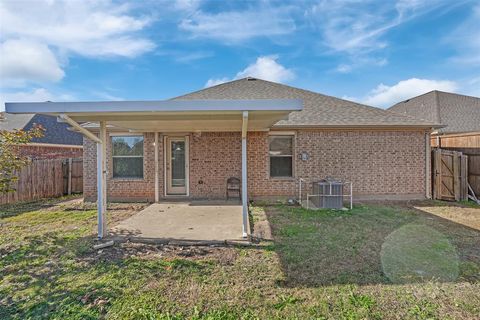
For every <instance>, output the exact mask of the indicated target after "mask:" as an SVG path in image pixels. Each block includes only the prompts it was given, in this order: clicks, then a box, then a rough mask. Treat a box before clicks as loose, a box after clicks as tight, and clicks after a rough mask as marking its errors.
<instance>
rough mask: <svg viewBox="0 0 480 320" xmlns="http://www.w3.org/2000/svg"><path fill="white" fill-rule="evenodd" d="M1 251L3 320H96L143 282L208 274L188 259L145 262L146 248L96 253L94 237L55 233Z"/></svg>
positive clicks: (148, 250) (149, 251) (0, 316)
mask: <svg viewBox="0 0 480 320" xmlns="http://www.w3.org/2000/svg"><path fill="white" fill-rule="evenodd" d="M25 240H27V241H26V242H25V243H24V244H22V245H20V246H16V247H15V248H12V249H11V250H3V251H2V252H0V255H1V256H2V260H1V261H0V270H2V274H1V275H0V280H1V281H0V283H1V285H0V319H11V318H15V319H17V318H18V319H31V318H34V319H43V318H49V317H54V318H57V319H98V318H101V317H103V316H104V315H105V314H106V312H107V311H108V308H109V307H111V303H113V301H118V300H121V299H122V297H123V295H125V294H126V292H129V291H128V290H138V289H139V288H140V287H141V286H142V285H143V283H144V282H145V280H146V279H147V280H148V279H152V280H153V279H158V278H161V277H162V276H164V275H163V274H165V273H170V274H172V277H178V276H182V275H183V276H184V277H187V275H188V276H192V274H195V273H200V272H203V273H205V272H207V273H208V270H205V268H207V267H208V266H207V265H204V264H202V263H200V262H196V261H189V260H184V259H176V258H174V259H142V258H141V257H142V255H151V254H152V253H155V252H162V248H160V247H155V246H151V245H150V246H148V245H136V246H135V245H130V246H129V247H126V248H124V247H120V246H118V245H116V246H115V247H111V248H108V249H105V250H93V248H92V247H93V244H94V243H95V240H96V238H95V236H93V235H92V236H75V235H72V234H68V233H65V231H63V232H62V231H52V232H48V233H45V234H42V235H40V236H32V237H29V238H27V239H25Z"/></svg>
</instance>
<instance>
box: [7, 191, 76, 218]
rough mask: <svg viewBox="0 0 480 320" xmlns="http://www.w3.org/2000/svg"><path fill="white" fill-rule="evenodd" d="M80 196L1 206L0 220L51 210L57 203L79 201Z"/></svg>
mask: <svg viewBox="0 0 480 320" xmlns="http://www.w3.org/2000/svg"><path fill="white" fill-rule="evenodd" d="M81 197H82V196H81V195H72V196H64V197H59V198H49V199H42V200H36V201H28V202H19V203H14V204H2V205H0V218H7V217H13V216H17V215H20V214H22V213H27V212H32V211H37V210H42V209H48V208H52V207H54V206H56V205H58V204H59V203H62V202H65V201H68V200H74V199H81Z"/></svg>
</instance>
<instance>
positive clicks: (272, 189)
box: [248, 130, 425, 198]
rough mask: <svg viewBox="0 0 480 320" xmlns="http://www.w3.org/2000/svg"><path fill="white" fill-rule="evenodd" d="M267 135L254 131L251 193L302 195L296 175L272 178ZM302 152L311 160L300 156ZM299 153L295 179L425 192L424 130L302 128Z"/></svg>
mask: <svg viewBox="0 0 480 320" xmlns="http://www.w3.org/2000/svg"><path fill="white" fill-rule="evenodd" d="M267 135H268V134H267V133H253V134H251V135H250V136H249V148H248V152H249V157H248V160H249V169H250V171H249V189H250V192H251V196H253V197H263V196H292V197H293V196H297V194H298V183H297V181H296V180H295V179H271V178H269V161H268V146H267ZM302 152H306V153H307V154H308V156H309V159H308V160H307V161H302V160H300V159H299V157H298V156H299V154H300V153H302ZM294 153H295V155H296V157H295V159H294V171H295V178H304V179H306V181H307V183H306V185H308V186H310V185H311V182H312V181H315V180H319V179H323V178H325V177H327V176H330V177H335V178H340V179H343V180H347V181H350V182H352V183H353V192H354V194H355V195H357V196H369V195H372V196H375V197H377V198H381V196H385V197H387V198H389V197H390V198H393V197H392V196H405V197H412V198H421V197H423V196H424V195H425V132H423V131H365V130H348V131H340V130H331V131H327V130H299V131H297V133H296V136H295V152H294ZM252 163H253V164H252ZM400 198H401V197H400Z"/></svg>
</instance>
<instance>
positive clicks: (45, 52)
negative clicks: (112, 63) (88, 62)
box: [0, 0, 155, 86]
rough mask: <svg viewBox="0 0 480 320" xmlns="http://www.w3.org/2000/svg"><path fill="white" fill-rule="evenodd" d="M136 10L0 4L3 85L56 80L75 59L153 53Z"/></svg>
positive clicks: (102, 3) (100, 1) (103, 3)
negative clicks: (142, 31) (76, 57)
mask: <svg viewBox="0 0 480 320" xmlns="http://www.w3.org/2000/svg"><path fill="white" fill-rule="evenodd" d="M132 11H133V10H132V8H130V7H129V6H128V5H123V4H120V5H119V4H118V3H114V2H113V1H111V0H92V1H48V0H37V1H35V2H34V3H32V2H25V1H2V2H0V17H1V19H2V22H1V27H2V28H1V32H2V33H1V42H2V44H1V45H2V60H4V57H3V55H4V54H6V57H7V59H8V61H2V78H3V77H4V76H6V77H7V79H8V81H4V82H5V83H2V85H7V86H8V85H11V84H14V85H19V84H22V83H23V84H27V83H28V82H43V81H46V82H52V81H58V80H60V79H61V78H63V76H64V71H63V70H62V67H64V65H65V64H66V62H67V61H68V57H70V56H71V55H80V56H86V57H93V58H98V57H112V56H120V57H135V56H138V55H140V54H143V53H145V52H148V51H150V50H153V49H154V48H155V45H154V43H153V42H152V41H150V40H149V39H147V38H145V37H143V36H140V35H139V33H138V32H139V31H141V30H143V29H144V28H145V27H146V26H147V25H148V24H149V23H150V18H148V17H136V16H134V15H133V14H132ZM17 49H19V50H17ZM20 49H21V50H20ZM14 51H17V52H16V53H15V54H13V53H14ZM59 61H62V62H64V63H63V64H62V63H60V62H59ZM4 80H5V79H4ZM9 83H10V84H9Z"/></svg>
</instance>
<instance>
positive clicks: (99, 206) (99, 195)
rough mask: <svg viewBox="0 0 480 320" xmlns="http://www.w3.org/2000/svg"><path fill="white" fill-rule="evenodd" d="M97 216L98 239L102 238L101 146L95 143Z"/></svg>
mask: <svg viewBox="0 0 480 320" xmlns="http://www.w3.org/2000/svg"><path fill="white" fill-rule="evenodd" d="M97 216H98V222H97V225H98V238H99V239H102V238H103V179H102V144H101V143H99V142H97Z"/></svg>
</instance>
